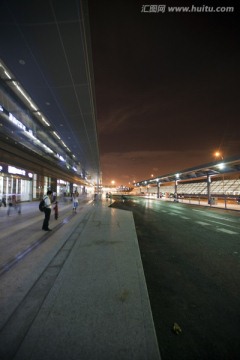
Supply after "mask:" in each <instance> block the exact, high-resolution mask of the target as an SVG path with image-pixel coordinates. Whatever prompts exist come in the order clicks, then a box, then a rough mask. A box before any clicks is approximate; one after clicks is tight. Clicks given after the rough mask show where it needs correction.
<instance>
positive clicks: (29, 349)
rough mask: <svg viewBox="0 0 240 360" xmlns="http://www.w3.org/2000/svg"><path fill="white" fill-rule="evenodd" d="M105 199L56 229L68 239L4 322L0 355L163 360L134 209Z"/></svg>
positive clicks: (65, 359)
mask: <svg viewBox="0 0 240 360" xmlns="http://www.w3.org/2000/svg"><path fill="white" fill-rule="evenodd" d="M108 205H109V203H107V202H106V201H105V200H102V201H97V202H93V203H92V204H91V205H88V206H89V211H88V212H87V216H86V214H85V215H84V219H83V221H81V222H80V221H79V219H80V218H79V217H78V216H75V217H74V219H73V221H70V222H69V223H68V224H66V228H68V231H61V230H58V231H56V232H55V233H54V229H53V231H52V234H51V236H50V237H49V239H48V241H49V242H50V241H51V237H53V241H54V237H58V238H59V239H60V238H61V236H67V238H68V239H67V241H66V243H65V245H64V246H62V248H61V249H60V250H59V251H58V252H57V254H56V256H55V257H54V258H53V259H52V261H50V262H49V264H48V266H47V267H46V269H45V271H44V272H42V274H41V276H39V278H38V281H37V282H36V283H35V284H34V286H32V287H31V289H30V290H29V292H28V294H27V296H25V298H24V299H23V300H22V303H21V304H20V305H19V306H18V307H17V309H15V312H14V313H13V315H12V316H11V317H10V318H9V320H8V322H7V323H6V324H5V326H4V327H3V328H2V331H1V333H0V344H1V345H0V357H1V359H13V358H14V360H23V359H24V360H30V359H31V360H43V359H44V360H54V359H58V360H70V359H71V360H109V359H114V360H118V359H119V360H155V359H156V360H159V359H160V354H159V349H158V344H157V339H156V334H155V329H154V324H153V319H152V313H151V308H150V302H149V298H148V292H147V287H146V282H145V277H144V272H143V267H142V262H141V257H140V252H139V247H138V241H137V236H136V231H135V226H134V221H133V216H132V213H131V212H126V211H121V210H117V209H113V208H109V207H108ZM69 249H70V250H69ZM66 254H67V255H66ZM29 256H31V254H30V255H29ZM57 269H58V270H57ZM53 273H54V274H55V277H54V275H53ZM51 276H53V278H54V281H52V283H51V285H48V290H47V291H46V289H45V288H46V282H49V278H51ZM44 289H45V290H44ZM40 299H41V300H40ZM34 307H35V309H33V308H34ZM29 309H31V311H30V310H29ZM16 344H17V345H16Z"/></svg>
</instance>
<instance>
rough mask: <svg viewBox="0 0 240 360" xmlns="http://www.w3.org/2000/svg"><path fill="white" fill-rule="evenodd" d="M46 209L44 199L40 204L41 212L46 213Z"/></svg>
mask: <svg viewBox="0 0 240 360" xmlns="http://www.w3.org/2000/svg"><path fill="white" fill-rule="evenodd" d="M44 208H45V201H44V199H42V200H41V201H40V203H39V210H40V211H44Z"/></svg>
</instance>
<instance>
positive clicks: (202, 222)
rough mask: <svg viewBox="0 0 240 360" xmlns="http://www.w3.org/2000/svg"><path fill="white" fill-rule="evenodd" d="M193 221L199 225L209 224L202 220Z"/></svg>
mask: <svg viewBox="0 0 240 360" xmlns="http://www.w3.org/2000/svg"><path fill="white" fill-rule="evenodd" d="M195 223H197V224H199V225H203V226H210V224H208V223H206V222H204V221H195Z"/></svg>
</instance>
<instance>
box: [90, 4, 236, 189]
mask: <svg viewBox="0 0 240 360" xmlns="http://www.w3.org/2000/svg"><path fill="white" fill-rule="evenodd" d="M203 3H204V4H205V5H209V6H213V4H214V8H215V7H216V6H234V3H233V2H231V1H227V0H226V1H225V4H222V3H220V2H218V1H214V2H213V1H211V3H206V2H203ZM203 3H200V5H197V3H196V1H195V2H194V5H196V6H198V7H200V6H202V5H203ZM149 4H152V5H157V4H159V5H162V4H166V5H167V6H171V5H172V6H174V5H178V6H191V5H192V4H193V2H188V1H185V2H184V1H182V2H179V1H178V2H176V1H175V2H173V1H166V0H165V1H161V2H160V1H155V2H152V3H151V2H150V3H149V2H144V1H141V2H140V1H136V0H128V1H122V0H121V1H120V0H113V1H107V0H101V1H99V0H89V12H90V25H91V36H92V52H93V54H92V55H93V66H94V77H95V92H96V105H97V122H98V131H99V142H100V154H101V167H102V172H103V183H104V184H108V183H110V181H111V180H115V181H116V183H117V185H128V184H129V182H130V183H132V181H134V180H135V181H138V180H143V179H147V178H150V177H151V174H153V175H154V176H157V175H164V174H167V173H172V172H177V171H180V170H183V169H186V168H189V167H194V166H197V165H200V164H204V163H208V162H211V161H214V160H215V158H214V156H213V153H214V151H216V150H220V151H221V152H222V154H223V156H224V158H226V157H229V156H233V155H240V136H239V134H240V117H239V113H240V111H239V103H240V96H239V84H240V81H239V80H240V65H239V64H240V39H239V25H238V23H239V22H240V19H239V13H238V10H237V8H235V11H234V12H229V13H227V12H224V13H210V12H206V11H205V12H195V13H170V12H168V11H167V9H166V10H165V12H149V11H148V12H142V5H149ZM149 9H150V8H149V7H148V8H146V10H149Z"/></svg>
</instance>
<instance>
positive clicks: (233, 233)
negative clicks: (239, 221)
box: [217, 228, 238, 235]
mask: <svg viewBox="0 0 240 360" xmlns="http://www.w3.org/2000/svg"><path fill="white" fill-rule="evenodd" d="M217 230H218V231H222V232H224V233H226V234H230V235H236V234H238V233H237V232H236V231H231V230H228V229H223V228H217Z"/></svg>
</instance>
